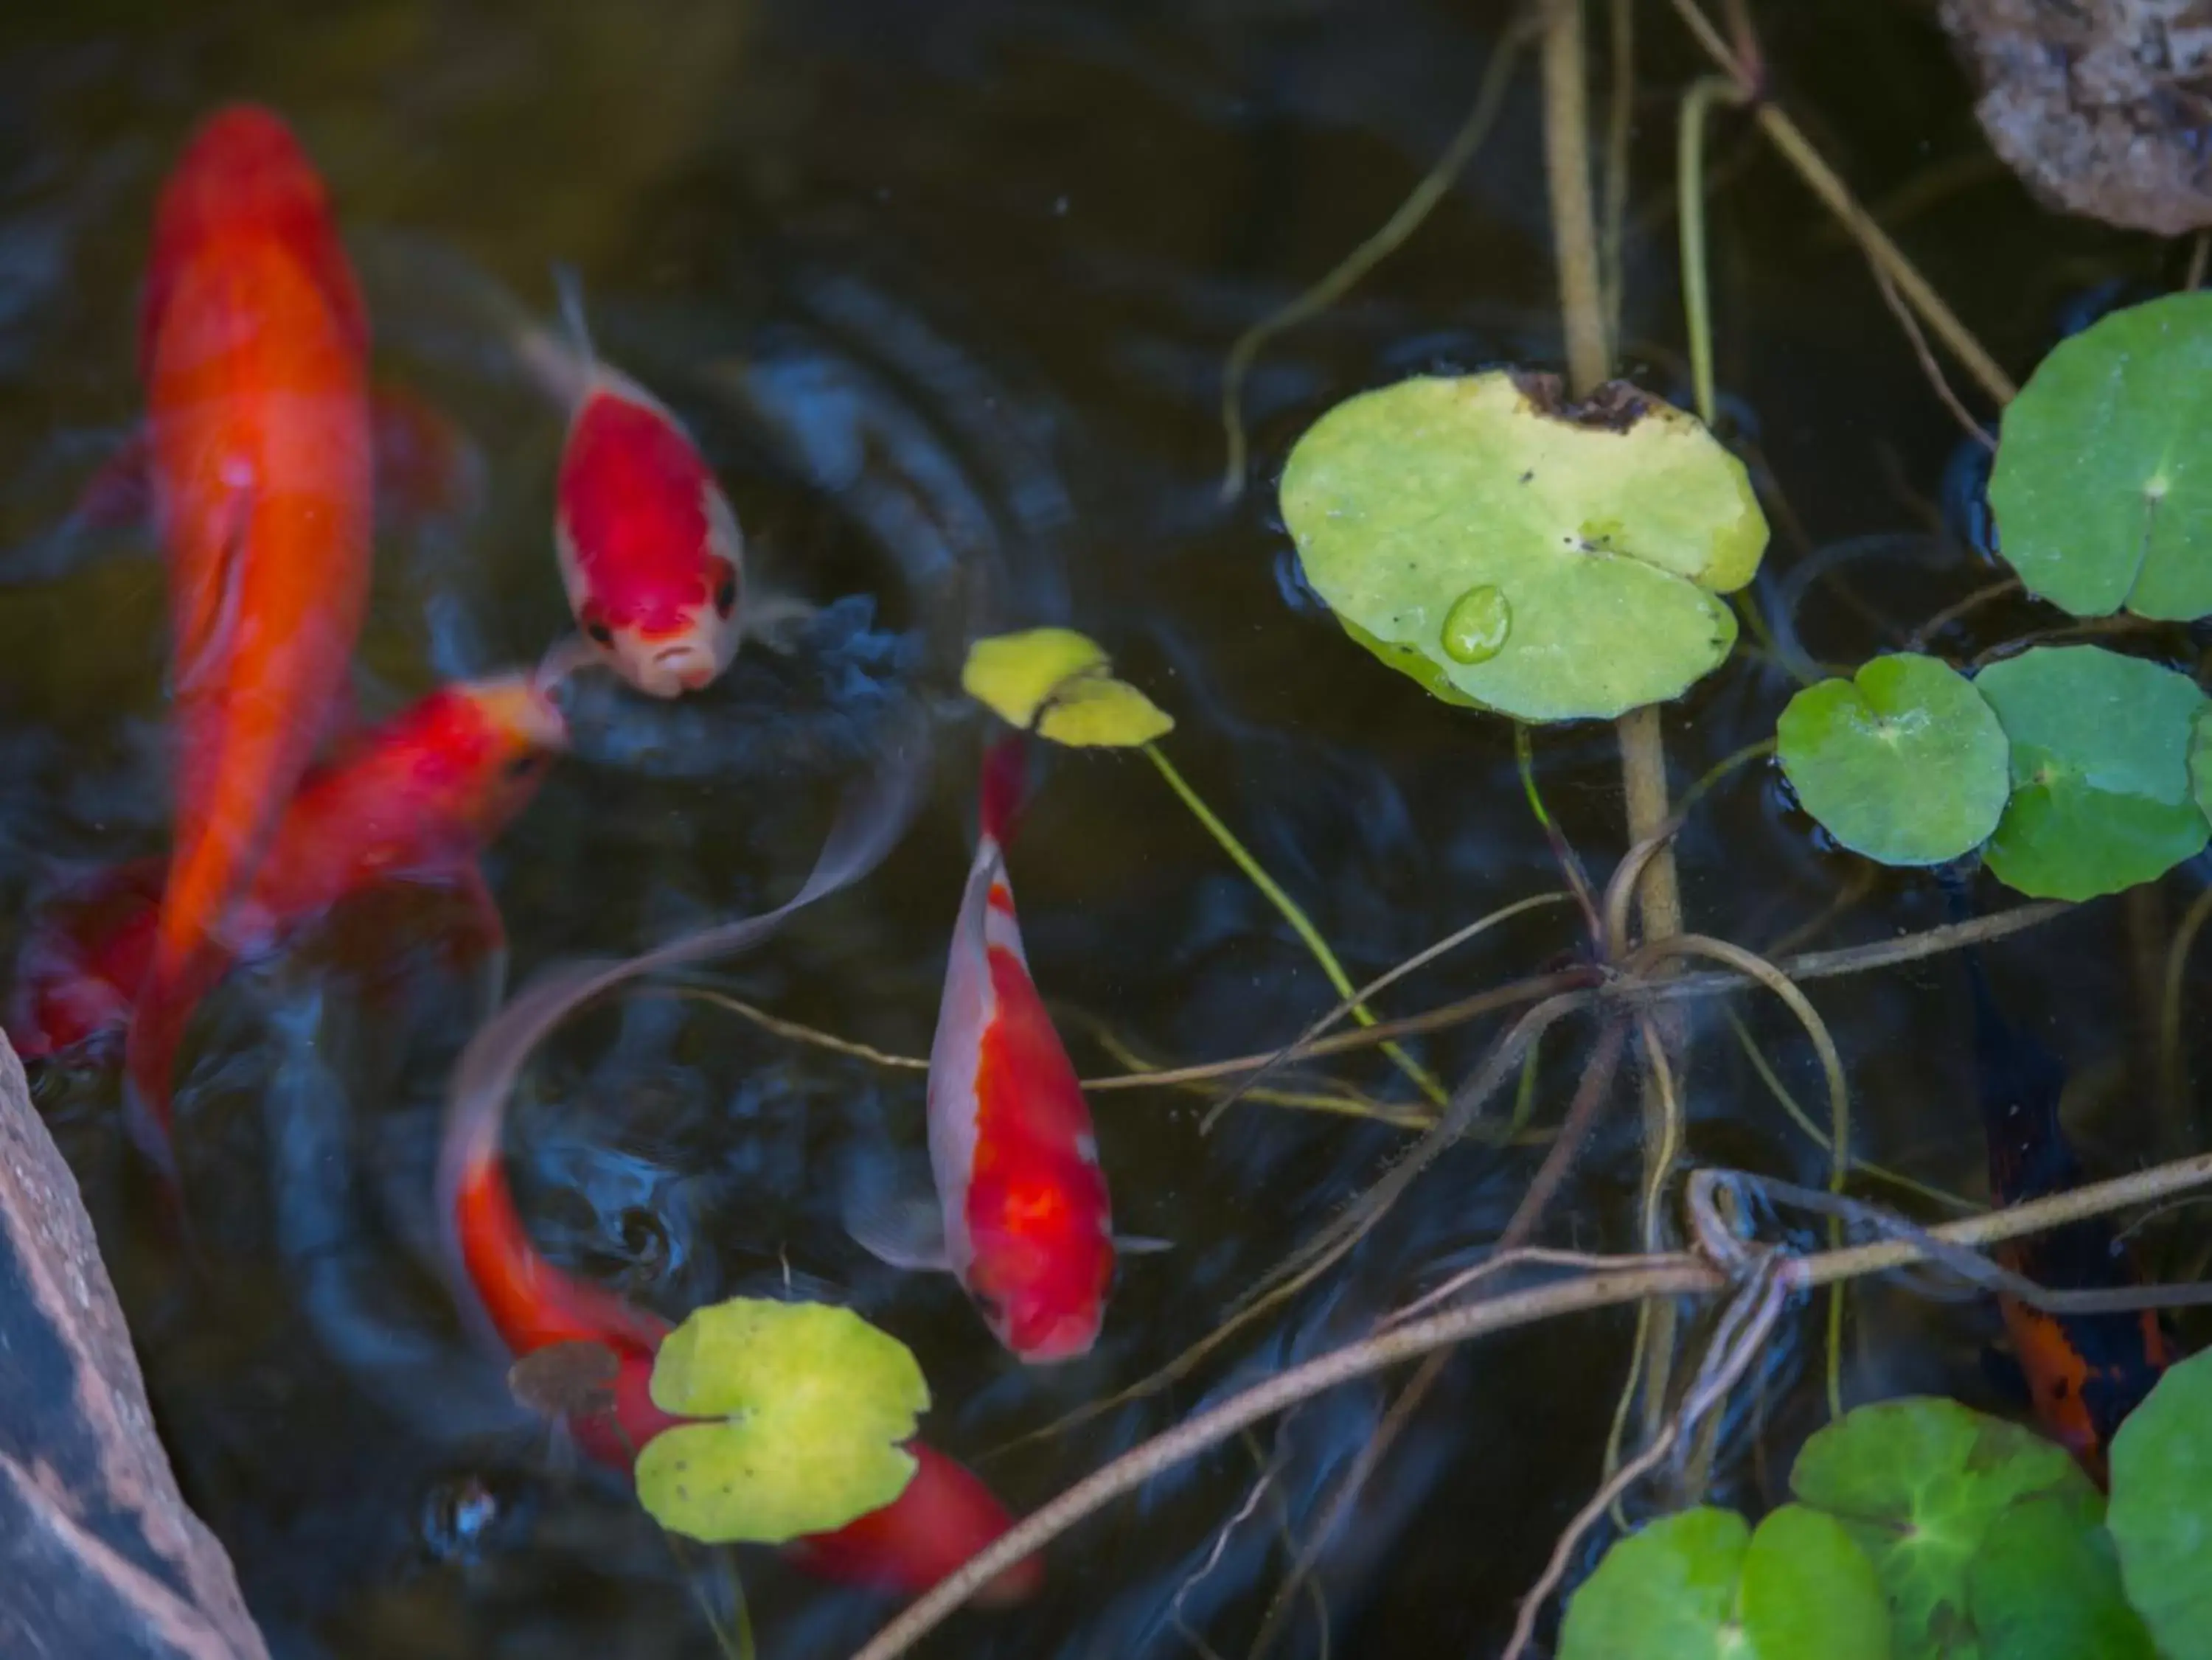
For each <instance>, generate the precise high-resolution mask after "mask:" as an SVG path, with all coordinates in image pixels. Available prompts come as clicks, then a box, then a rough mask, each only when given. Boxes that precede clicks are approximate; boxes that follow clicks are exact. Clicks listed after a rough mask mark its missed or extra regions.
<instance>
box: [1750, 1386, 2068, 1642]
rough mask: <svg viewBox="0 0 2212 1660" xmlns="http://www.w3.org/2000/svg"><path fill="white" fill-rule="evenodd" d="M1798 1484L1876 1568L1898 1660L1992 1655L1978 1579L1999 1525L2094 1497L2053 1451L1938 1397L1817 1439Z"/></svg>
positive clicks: (1802, 1462)
mask: <svg viewBox="0 0 2212 1660" xmlns="http://www.w3.org/2000/svg"><path fill="white" fill-rule="evenodd" d="M1790 1488H1791V1490H1792V1491H1793V1492H1794V1493H1796V1496H1797V1498H1798V1499H1799V1501H1800V1502H1802V1503H1803V1504H1807V1505H1809V1506H1813V1507H1814V1509H1816V1510H1822V1511H1826V1512H1828V1513H1829V1514H1830V1515H1832V1516H1833V1517H1834V1518H1836V1519H1837V1520H1838V1522H1841V1523H1842V1524H1844V1528H1845V1529H1846V1530H1848V1531H1849V1532H1850V1535H1851V1536H1852V1537H1853V1538H1854V1539H1856V1540H1857V1542H1859V1545H1860V1546H1861V1548H1863V1549H1864V1550H1865V1552H1866V1554H1868V1555H1869V1557H1871V1558H1872V1559H1873V1560H1874V1564H1875V1569H1876V1571H1877V1572H1879V1573H1880V1575H1881V1582H1882V1584H1883V1586H1884V1588H1885V1589H1886V1590H1887V1592H1888V1596H1889V1604H1890V1611H1891V1615H1892V1625H1891V1635H1892V1642H1893V1645H1894V1648H1895V1651H1896V1653H1897V1655H1898V1657H1899V1660H1919V1657H1929V1660H1933V1657H1936V1656H1943V1657H1947V1660H1973V1657H1977V1656H1983V1654H1984V1651H1983V1650H1982V1649H1981V1647H1980V1645H1979V1644H1978V1642H1977V1641H1976V1639H1975V1638H1974V1634H1973V1626H1972V1609H1971V1607H1970V1603H1969V1600H1968V1587H1967V1574H1968V1569H1969V1568H1970V1567H1971V1566H1972V1563H1973V1561H1974V1559H1975V1557H1976V1555H1977V1554H1978V1553H1979V1552H1980V1550H1981V1548H1982V1544H1983V1542H1984V1539H1985V1538H1986V1536H1988V1534H1989V1532H1990V1527H1991V1525H1992V1524H1994V1523H1995V1522H1996V1519H1997V1518H1998V1517H1999V1516H2001V1515H2002V1514H2003V1513H2004V1512H2005V1511H2006V1510H2007V1509H2008V1508H2009V1507H2010V1506H2012V1505H2013V1504H2014V1503H2015V1502H2016V1501H2017V1500H2019V1499H2022V1498H2024V1497H2027V1496H2028V1495H2031V1494H2035V1493H2059V1494H2062V1495H2063V1494H2067V1493H2075V1494H2088V1493H2092V1492H2093V1489H2092V1488H2091V1487H2090V1486H2089V1480H2088V1477H2087V1476H2086V1475H2082V1474H2081V1470H2080V1469H2079V1468H2078V1467H2076V1466H2075V1463H2074V1461H2073V1460H2072V1459H2071V1458H2069V1457H2067V1456H2066V1454H2065V1453H2064V1452H2063V1451H2060V1450H2059V1449H2058V1448H2057V1447H2055V1446H2053V1445H2051V1443H2050V1442H2048V1441H2045V1440H2043V1439H2040V1438H2039V1437H2037V1436H2036V1435H2034V1434H2033V1433H2030V1432H2028V1431H2027V1430H2025V1429H2022V1428H2021V1427H2020V1426H2018V1425H2017V1424H2008V1423H2005V1422H2003V1421H2001V1420H1998V1419H1995V1418H1985V1417H1984V1416H1982V1415H1980V1414H1979V1413H1977V1412H1971V1411H1969V1410H1967V1409H1966V1408H1965V1407H1962V1406H1960V1405H1959V1404H1958V1403H1956V1402H1955V1401H1943V1400H1935V1399H1908V1400H1899V1401H1881V1402H1877V1403H1875V1404H1873V1405H1871V1406H1863V1407H1860V1408H1858V1409H1856V1410H1854V1411H1852V1412H1850V1413H1849V1414H1848V1415H1845V1416H1844V1418H1842V1419H1841V1420H1839V1421H1837V1422H1835V1423H1833V1424H1831V1425H1829V1426H1828V1427H1826V1428H1825V1429H1822V1430H1819V1431H1816V1432H1815V1433H1814V1435H1813V1437H1812V1439H1809V1440H1808V1441H1807V1442H1806V1443H1805V1445H1804V1447H1803V1448H1802V1450H1801V1451H1799V1453H1798V1454H1797V1463H1796V1467H1795V1468H1794V1469H1792V1470H1791V1471H1790ZM1984 1660H1994V1657H1993V1656H1984Z"/></svg>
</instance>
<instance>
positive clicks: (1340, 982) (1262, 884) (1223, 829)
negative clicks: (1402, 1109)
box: [1145, 743, 1451, 1106]
mask: <svg viewBox="0 0 2212 1660" xmlns="http://www.w3.org/2000/svg"><path fill="white" fill-rule="evenodd" d="M1145 754H1147V755H1148V756H1150V757H1151V758H1152V765H1153V766H1157V767H1158V768H1159V771H1160V776H1161V777H1162V778H1164V779H1166V780H1167V782H1168V788H1169V789H1170V790H1172V791H1175V792H1176V796H1177V797H1179V798H1180V799H1181V801H1182V804H1183V805H1184V806H1185V807H1188V809H1190V810H1191V815H1192V816H1193V817H1194V818H1195V819H1197V821H1199V823H1200V824H1201V825H1203V826H1205V827H1206V834H1207V835H1209V836H1212V838H1213V839H1214V840H1215V842H1216V843H1218V845H1219V846H1220V848H1221V851H1223V852H1225V853H1226V854H1228V855H1229V857H1230V859H1231V862H1232V863H1234V864H1235V865H1236V866H1237V869H1239V870H1242V871H1243V873H1244V875H1245V876H1246V877H1247V878H1248V879H1249V881H1251V883H1252V885H1253V886H1254V887H1255V888H1258V889H1259V890H1260V892H1261V894H1264V895H1265V896H1266V898H1267V902H1268V903H1269V904H1270V905H1272V906H1274V907H1275V909H1276V910H1277V911H1279V912H1281V913H1282V916H1283V920H1284V921H1285V922H1287V923H1289V924H1290V925H1291V931H1292V932H1294V933H1295V934H1297V936H1298V937H1299V938H1300V939H1301V940H1303V941H1304V942H1305V947H1306V949H1307V950H1309V951H1310V952H1312V953H1313V956H1314V960H1315V961H1316V962H1318V963H1319V964H1320V965H1321V970H1322V973H1324V974H1326V975H1328V983H1329V984H1331V985H1333V986H1334V987H1335V988H1336V994H1337V996H1339V997H1351V996H1352V977H1351V976H1350V975H1349V974H1347V973H1346V972H1344V965H1343V964H1341V963H1340V962H1339V961H1337V960H1336V953H1334V951H1332V950H1330V949H1329V948H1328V941H1327V940H1325V939H1323V938H1322V936H1321V930H1319V929H1317V928H1316V927H1315V926H1314V925H1313V919H1312V918H1310V917H1308V916H1307V915H1306V913H1305V912H1304V910H1303V909H1302V908H1301V907H1300V906H1299V905H1298V902H1297V900H1294V899H1292V898H1291V896H1290V895H1289V894H1285V892H1284V891H1283V890H1282V888H1280V887H1279V886H1278V885H1277V884H1276V881H1275V879H1274V878H1273V876H1271V875H1268V874H1267V871H1266V870H1265V869H1263V868H1262V867H1261V863H1260V861H1259V860H1257V859H1255V858H1254V857H1252V855H1251V852H1250V851H1249V849H1247V848H1246V847H1245V845H1244V844H1243V842H1241V841H1239V840H1237V837H1236V835H1235V833H1233V832H1232V831H1231V829H1230V828H1229V827H1228V826H1227V825H1225V824H1224V823H1223V822H1222V821H1221V820H1220V819H1219V818H1218V816H1217V815H1215V813H1214V811H1213V809H1212V808H1210V807H1208V806H1207V805H1206V803H1205V802H1203V801H1201V800H1200V798H1199V794H1198V791H1195V790H1194V789H1192V788H1191V786H1190V783H1189V781H1188V779H1185V778H1184V777H1183V775H1182V773H1181V772H1177V771H1176V766H1175V763H1174V762H1173V761H1171V760H1169V759H1168V758H1167V756H1166V754H1164V752H1163V751H1162V750H1161V748H1160V747H1159V745H1158V744H1157V743H1148V744H1146V745H1145ZM1352 1019H1353V1020H1355V1021H1358V1022H1359V1024H1360V1025H1362V1026H1372V1025H1374V1024H1375V1015H1374V1013H1373V1012H1372V1011H1371V1010H1370V1009H1368V1008H1367V1007H1366V1005H1365V1004H1364V1003H1356V1004H1354V1005H1353V1007H1352ZM1383 1053H1384V1054H1386V1055H1388V1056H1389V1057H1390V1059H1391V1061H1392V1062H1393V1063H1395V1065H1396V1066H1397V1068H1398V1069H1399V1070H1400V1071H1401V1072H1402V1073H1404V1074H1405V1075H1407V1077H1408V1078H1411V1079H1412V1080H1413V1084H1414V1087H1416V1088H1418V1089H1419V1091H1420V1092H1421V1094H1424V1095H1425V1096H1427V1097H1428V1099H1429V1100H1430V1102H1431V1104H1432V1105H1434V1106H1443V1105H1444V1103H1445V1102H1447V1101H1449V1100H1450V1099H1451V1094H1450V1092H1449V1090H1447V1089H1445V1087H1443V1084H1441V1083H1439V1082H1438V1081H1437V1078H1436V1075H1435V1074H1433V1073H1432V1072H1431V1071H1430V1070H1429V1069H1428V1068H1426V1067H1425V1066H1423V1065H1422V1064H1421V1063H1419V1061H1417V1060H1415V1059H1414V1058H1413V1057H1412V1056H1411V1055H1409V1054H1407V1052H1406V1051H1405V1050H1404V1049H1402V1048H1401V1047H1400V1046H1399V1045H1397V1044H1395V1043H1386V1044H1384V1045H1383Z"/></svg>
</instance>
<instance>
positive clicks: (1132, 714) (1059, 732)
mask: <svg viewBox="0 0 2212 1660" xmlns="http://www.w3.org/2000/svg"><path fill="white" fill-rule="evenodd" d="M1173 730H1175V721H1174V719H1173V718H1171V717H1170V715H1169V714H1168V713H1167V712H1166V711H1165V710H1164V709H1162V708H1161V707H1160V706H1158V704H1156V703H1154V702H1153V701H1152V700H1151V699H1150V698H1148V697H1146V695H1145V694H1143V693H1142V692H1139V690H1138V689H1137V688H1135V687H1133V686H1132V685H1130V684H1129V683H1128V682H1127V681H1124V680H1115V678H1114V677H1113V676H1111V675H1084V676H1079V677H1078V678H1076V679H1074V680H1071V681H1068V682H1065V683H1064V684H1063V685H1062V686H1061V687H1060V689H1059V690H1058V691H1056V692H1054V694H1052V696H1051V698H1050V699H1049V700H1047V702H1046V704H1045V706H1044V708H1043V710H1042V712H1041V713H1039V714H1038V716H1037V723H1036V735H1037V736H1039V737H1041V738H1044V739H1047V740H1048V741H1049V742H1054V743H1064V744H1066V745H1067V746H1068V747H1069V748H1075V749H1096V748H1109V749H1128V748H1135V747H1136V746H1137V745H1139V744H1140V743H1150V742H1152V740H1153V739H1154V738H1161V737H1165V736H1167V735H1168V734H1169V733H1170V732H1172V731H1173Z"/></svg>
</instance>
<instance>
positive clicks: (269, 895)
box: [8, 675, 567, 1055]
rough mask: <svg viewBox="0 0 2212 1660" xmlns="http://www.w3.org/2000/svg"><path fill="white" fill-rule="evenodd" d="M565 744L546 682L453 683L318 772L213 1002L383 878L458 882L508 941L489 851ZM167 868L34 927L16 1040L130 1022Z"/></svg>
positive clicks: (275, 850)
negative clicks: (481, 865) (236, 970)
mask: <svg viewBox="0 0 2212 1660" xmlns="http://www.w3.org/2000/svg"><path fill="white" fill-rule="evenodd" d="M566 744H567V733H566V729H565V727H564V726H563V724H562V718H561V712H560V711H559V710H558V709H557V708H556V707H555V706H554V705H553V702H552V700H551V699H550V697H549V696H548V695H547V694H546V693H545V691H544V689H543V688H541V687H540V686H539V685H538V682H536V681H535V680H534V679H532V678H531V677H529V676H522V675H507V676H497V677H495V678H492V679H489V680H483V681H477V682H470V683H467V684H464V685H459V686H447V687H441V688H439V689H438V690H437V691H435V692H432V693H431V694H429V695H428V696H427V697H424V698H422V699H421V700H418V701H417V702H416V703H415V704H413V705H411V706H410V707H408V708H407V709H405V710H403V711H402V712H400V713H399V714H398V715H396V716H394V717H393V718H392V719H391V720H389V721H387V722H386V723H385V724H383V725H381V726H379V727H377V728H375V729H374V730H371V731H369V732H367V733H365V734H363V735H362V736H360V737H358V738H356V739H355V740H354V741H353V742H351V743H350V744H349V745H347V746H346V747H345V748H344V749H343V751H342V753H341V754H340V755H339V756H338V757H337V759H335V760H331V761H329V762H326V763H325V764H324V765H322V766H319V767H317V768H315V769H314V770H313V771H312V772H309V773H308V774H307V780H306V782H305V783H303V784H302V785H301V788H300V792H299V794H298V795H297V796H295V797H293V799H292V803H291V804H290V806H289V807H288V808H287V809H285V812H284V816H283V820H282V821H280V822H279V824H278V825H277V827H276V836H275V839H273V840H272V841H271V842H270V847H269V854H268V857H266V858H264V860H263V861H262V862H261V864H260V867H259V868H258V869H257V870H256V871H255V873H254V878H253V883H252V887H251V888H249V889H248V890H247V892H246V897H245V898H244V899H243V900H240V903H239V904H238V905H237V906H234V908H233V910H232V912H231V914H230V918H229V919H228V922H227V923H226V924H224V927H223V929H222V932H221V934H220V935H219V936H217V937H216V938H215V939H214V940H212V941H211V942H210V943H209V945H208V946H207V948H205V949H204V951H203V953H202V954H201V955H200V957H199V959H198V963H199V966H198V967H197V969H196V970H195V976H196V978H194V979H193V980H192V981H191V990H192V991H193V993H194V996H195V998H197V997H201V996H204V995H205V994H206V992H207V991H210V990H211V989H212V988H213V986H214V985H215V984H216V983H217V982H219V981H220V980H221V978H222V976H223V974H224V973H225V972H228V968H229V966H230V965H231V963H232V962H233V961H234V960H237V959H239V958H241V957H249V958H250V957H253V956H258V955H260V954H264V953H265V952H267V951H270V950H272V949H274V948H276V947H277V946H279V945H281V944H282V943H283V942H284V941H285V940H286V939H287V938H289V937H290V936H292V935H293V934H295V933H296V932H297V931H298V930H300V929H301V928H302V927H304V926H305V925H306V924H309V923H311V922H313V921H314V920H315V919H316V918H319V917H320V916H322V915H323V914H324V913H325V912H328V911H329V910H330V909H331V906H335V905H336V904H337V903H338V901H339V900H343V899H344V898H346V897H347V896H348V895H349V894H354V893H356V892H358V891H360V890H361V889H362V888H368V887H369V886H372V885H374V884H375V883H378V882H381V881H416V882H424V883H432V884H438V885H443V886H450V887H453V888H459V889H460V890H461V891H462V892H463V893H464V894H467V895H468V896H470V898H471V900H472V903H473V906H474V911H475V915H476V918H477V929H478V931H480V932H481V933H482V934H483V943H484V944H485V945H486V946H488V947H491V948H497V947H498V946H499V945H500V944H501V930H500V924H499V912H498V910H497V908H496V907H495V906H494V905H493V904H492V902H491V900H490V896H489V894H485V893H484V892H483V877H482V875H480V874H479V872H478V871H477V863H476V859H477V854H478V853H479V852H480V851H482V850H483V848H484V847H485V846H486V845H488V844H489V842H490V841H491V840H492V839H493V838H495V836H497V835H498V834H499V833H500V832H501V830H503V829H504V828H506V827H507V824H508V823H509V822H511V821H513V818H514V816H515V815H516V814H518V813H520V811H521V810H522V809H523V807H524V806H525V805H526V803H528V801H529V800H530V798H531V797H532V795H534V794H535V793H536V792H537V790H538V784H539V782H540V781H541V780H542V779H543V778H544V773H545V770H546V763H547V762H548V761H549V760H550V759H551V757H552V756H553V755H554V754H556V753H557V752H558V751H559V750H561V749H562V748H565V747H566ZM163 872H164V865H163V862H162V861H161V860H160V859H141V860H136V861H133V862H132V863H129V864H125V865H122V866H119V867H118V868H117V869H114V870H112V871H103V872H100V874H99V875H95V876H94V877H93V878H92V879H90V880H89V881H87V882H83V883H80V884H78V885H77V886H76V887H75V888H71V889H70V890H68V891H67V892H65V893H64V894H63V895H62V896H61V898H60V900H58V902H57V904H56V905H55V906H54V907H53V909H52V913H51V915H50V917H49V918H46V920H45V921H44V922H42V924H41V925H40V926H39V927H37V928H35V929H34V930H33V933H32V936H31V940H30V942H29V943H28V944H27V946H26V947H25V949H24V952H23V955H22V959H21V966H20V968H19V972H18V978H17V984H16V991H15V1008H14V1010H13V1011H12V1013H11V1015H10V1017H9V1022H8V1032H9V1037H10V1038H11V1039H15V1046H16V1049H17V1050H18V1051H19V1052H21V1053H22V1054H25V1055H46V1054H53V1053H56V1052H58V1051H61V1050H64V1049H67V1048H70V1047H71V1046H73V1045H77V1044H80V1043H83V1042H85V1041H87V1040H88V1039H93V1038H96V1037H99V1036H100V1035H102V1034H103V1033H106V1032H107V1031H109V1030H111V1029H112V1028H114V1027H118V1026H120V1025H121V1024H122V1023H123V1022H124V1021H125V1019H126V1018H127V1017H128V1015H129V1011H130V1009H131V1006H132V1004H133V1003H135V1002H136V1001H137V997H138V995H139V992H140V991H141V989H142V987H143V984H144V981H145V977H146V974H147V972H148V971H149V965H150V960H151V958H152V955H153V949H154V931H155V918H157V916H158V915H159V913H160V910H161V899H162V887H163Z"/></svg>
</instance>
